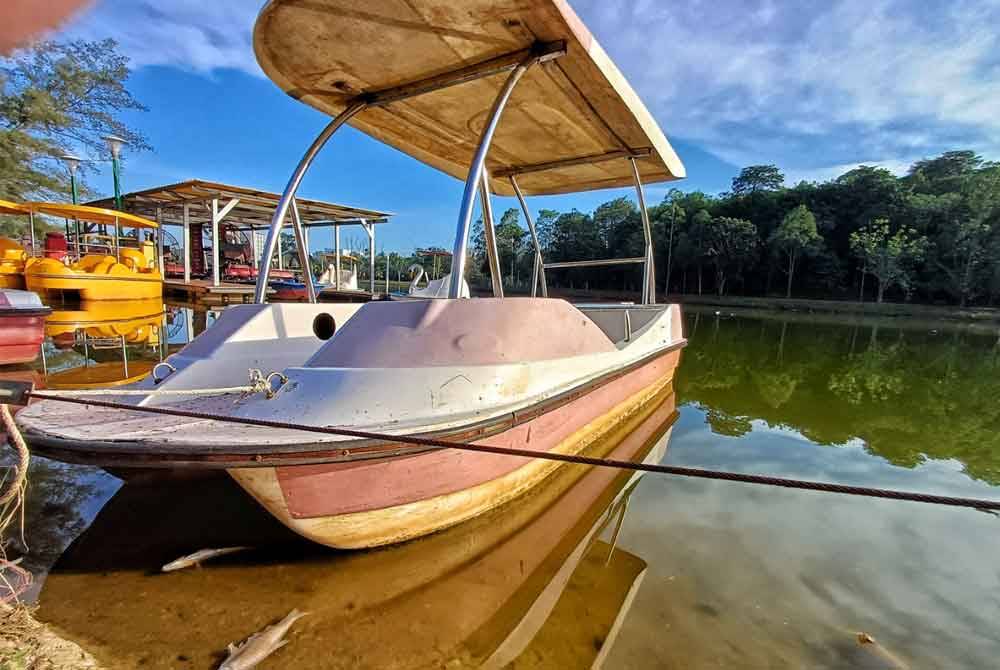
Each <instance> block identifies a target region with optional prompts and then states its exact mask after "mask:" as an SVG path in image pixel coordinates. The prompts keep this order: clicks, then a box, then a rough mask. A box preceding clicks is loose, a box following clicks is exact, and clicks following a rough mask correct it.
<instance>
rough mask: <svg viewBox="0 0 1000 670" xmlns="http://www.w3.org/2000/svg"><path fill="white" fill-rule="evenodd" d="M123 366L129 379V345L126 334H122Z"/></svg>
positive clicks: (126, 377)
mask: <svg viewBox="0 0 1000 670" xmlns="http://www.w3.org/2000/svg"><path fill="white" fill-rule="evenodd" d="M121 338H122V368H123V369H124V370H125V379H128V345H127V344H126V343H125V336H124V335H122V336H121Z"/></svg>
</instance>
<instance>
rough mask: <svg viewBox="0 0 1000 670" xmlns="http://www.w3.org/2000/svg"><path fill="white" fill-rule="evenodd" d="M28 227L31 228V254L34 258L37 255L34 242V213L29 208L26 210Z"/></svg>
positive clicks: (36, 247)
mask: <svg viewBox="0 0 1000 670" xmlns="http://www.w3.org/2000/svg"><path fill="white" fill-rule="evenodd" d="M28 228H30V229H31V256H32V258H34V257H35V256H37V255H38V246H37V245H36V244H35V213H34V212H33V211H31V210H28ZM21 239H22V240H23V239H24V238H23V237H22V238H21Z"/></svg>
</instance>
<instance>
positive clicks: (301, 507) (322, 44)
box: [18, 0, 686, 548]
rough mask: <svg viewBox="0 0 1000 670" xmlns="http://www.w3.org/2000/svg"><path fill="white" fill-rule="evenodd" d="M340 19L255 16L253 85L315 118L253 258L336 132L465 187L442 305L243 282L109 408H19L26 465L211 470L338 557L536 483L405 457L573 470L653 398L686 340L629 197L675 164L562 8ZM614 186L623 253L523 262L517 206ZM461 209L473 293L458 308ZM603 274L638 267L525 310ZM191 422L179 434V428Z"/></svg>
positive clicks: (54, 404) (538, 3)
mask: <svg viewBox="0 0 1000 670" xmlns="http://www.w3.org/2000/svg"><path fill="white" fill-rule="evenodd" d="M357 4H358V3H357V2H354V1H352V0H318V1H317V2H312V3H308V4H303V3H301V2H296V1H295V0H273V1H272V2H270V3H268V4H267V5H266V6H265V7H264V9H263V10H262V12H261V14H260V16H259V17H258V19H257V23H256V26H255V30H254V47H255V50H256V54H257V58H258V61H259V62H260V64H261V66H262V68H263V70H264V72H265V73H266V74H267V75H268V76H269V77H270V78H271V79H272V80H273V81H274V82H275V83H277V84H278V85H279V86H280V87H281V88H282V89H284V90H285V91H286V92H287V93H288V94H289V95H291V96H292V97H295V98H296V99H299V100H301V101H303V102H305V103H307V104H309V105H311V106H313V107H315V108H317V109H319V110H321V111H323V112H326V113H328V114H330V115H332V116H333V117H334V118H333V120H332V121H331V122H330V124H329V125H328V126H327V127H326V128H324V129H323V131H322V132H321V133H320V134H319V136H318V137H317V139H316V140H315V142H314V143H313V144H312V145H311V146H310V147H309V149H308V150H307V152H306V154H305V155H304V157H303V158H302V160H301V161H300V163H299V165H298V166H297V168H296V169H295V171H294V172H293V174H292V176H291V178H290V179H289V183H288V186H287V187H286V189H285V192H284V193H283V195H282V198H281V200H280V202H279V204H278V207H277V209H276V211H275V213H274V216H273V219H272V224H271V227H270V229H269V233H268V237H267V242H266V245H265V251H264V254H263V258H268V259H269V258H271V257H272V256H273V254H274V251H275V250H276V247H277V242H278V235H279V234H280V229H281V225H282V223H283V222H284V220H285V217H286V216H289V215H291V217H292V220H293V222H294V221H295V220H296V212H297V208H296V207H295V206H294V202H295V194H296V190H297V188H298V185H299V183H300V182H301V180H302V177H303V175H304V174H305V173H306V171H307V170H308V168H309V166H310V165H311V163H312V161H313V159H314V158H315V156H316V155H317V153H319V151H320V149H321V148H322V147H323V145H324V144H325V143H326V142H327V140H329V138H330V137H331V136H332V135H333V134H334V133H335V132H336V131H337V130H338V129H339V128H341V127H342V126H343V125H345V124H346V123H348V122H350V124H351V125H352V126H353V127H354V128H356V129H358V130H360V131H362V132H365V133H367V134H369V135H371V136H373V137H375V138H377V139H379V140H381V141H382V142H385V143H387V144H390V145H392V146H393V147H395V148H397V149H399V150H401V151H402V152H404V153H407V154H409V155H411V156H413V157H415V158H417V159H418V160H421V161H422V162H424V163H426V164H428V165H430V166H432V167H435V168H438V169H440V170H442V171H444V172H445V173H447V174H450V175H453V176H455V177H458V178H459V179H461V180H463V181H464V182H465V187H464V192H463V197H462V200H461V204H460V207H459V215H458V224H457V229H456V236H455V242H454V248H453V257H454V259H455V261H454V263H453V267H452V276H453V277H457V278H462V279H463V280H462V281H450V282H449V286H448V293H447V297H444V298H428V299H422V300H418V299H408V300H399V301H375V302H367V303H362V304H319V303H304V304H265V299H266V296H267V289H268V275H269V270H270V265H269V264H263V265H262V267H261V271H260V276H259V277H258V279H257V284H256V295H255V299H256V303H255V304H250V305H238V306H234V307H230V308H229V309H227V310H225V311H224V312H223V314H222V316H221V318H219V319H218V321H216V323H215V324H214V325H213V326H212V327H211V328H209V329H207V330H206V331H205V332H204V333H202V334H201V335H199V336H198V337H197V338H195V339H194V340H193V341H192V342H191V343H190V344H188V345H187V346H186V347H184V348H183V349H182V350H181V351H179V352H177V353H175V354H173V355H171V356H170V357H169V358H168V360H167V361H166V362H167V363H168V364H169V365H163V366H158V367H157V369H155V370H154V371H153V375H151V377H150V378H148V379H146V380H144V381H142V382H139V383H137V384H135V385H132V386H130V387H126V388H128V389H129V390H130V391H131V392H132V393H130V394H129V395H127V396H125V395H123V396H121V397H120V399H119V402H118V404H117V405H116V406H114V407H108V406H103V407H100V406H97V405H96V404H90V405H80V404H71V403H65V402H60V401H59V400H56V399H50V400H44V401H42V402H36V403H33V404H32V405H31V406H29V407H28V408H26V409H25V410H23V411H21V412H20V413H19V414H18V422H19V424H20V426H21V427H22V429H23V431H24V434H25V438H26V439H27V440H28V441H29V443H30V444H31V445H32V446H33V447H34V448H35V449H36V450H37V451H38V452H39V453H43V454H45V455H48V456H50V457H53V458H57V459H60V460H64V461H71V462H80V463H90V464H94V465H99V466H104V467H109V468H114V469H115V470H116V471H121V470H123V469H127V468H150V467H161V468H223V469H225V470H227V471H228V473H229V474H230V475H231V476H232V477H233V478H234V479H235V480H236V481H237V482H238V483H239V484H240V485H241V486H242V487H243V488H244V489H245V490H246V491H247V492H248V493H249V494H250V495H251V496H253V497H254V498H255V499H256V500H257V501H258V502H259V503H260V504H261V505H263V506H264V507H265V508H266V509H267V510H268V511H269V512H271V514H272V515H274V516H275V517H276V518H277V519H278V520H280V521H281V522H282V523H284V524H285V525H287V526H288V527H289V528H291V529H292V530H294V531H296V532H298V533H299V534H301V535H303V536H305V537H307V538H310V539H312V540H314V541H316V542H319V543H322V544H326V545H329V546H333V547H340V548H362V547H371V546H378V545H384V544H389V543H394V542H399V541H403V540H407V539H410V538H414V537H418V536H422V535H426V534H429V533H432V532H436V531H438V530H442V529H444V528H447V527H450V526H453V525H455V524H457V523H459V522H462V521H464V520H467V519H470V518H472V517H476V516H478V515H481V514H483V513H485V512H488V511H489V510H492V509H495V508H497V507H499V506H500V505H502V504H504V503H505V502H507V501H510V500H512V499H513V498H515V497H517V496H519V495H521V494H523V493H525V492H527V491H528V490H530V489H532V488H533V487H535V486H536V485H537V484H539V483H540V482H542V481H543V480H544V479H546V478H547V477H548V476H549V475H551V474H552V473H553V472H554V471H555V470H556V468H557V467H558V466H559V464H558V462H556V461H553V460H550V459H543V458H533V457H528V456H516V457H515V456H511V455H508V454H498V453H484V452H471V451H468V450H462V449H442V448H434V447H426V446H419V445H415V444H413V443H412V442H409V443H408V442H406V439H408V438H409V437H412V436H424V437H432V438H435V439H438V440H444V441H452V442H458V441H462V442H473V443H475V444H480V445H487V446H493V447H514V448H522V449H528V450H533V451H537V452H549V453H559V454H578V453H580V452H582V451H584V450H585V449H587V447H588V445H590V444H593V443H594V442H595V441H596V440H598V439H600V438H601V436H602V435H606V434H608V433H609V432H611V431H613V430H614V429H615V428H616V426H619V425H621V424H622V422H623V421H627V420H628V419H629V417H631V416H633V415H635V413H637V412H641V411H642V409H643V408H644V407H645V406H646V405H647V404H648V403H649V402H651V400H652V399H653V398H655V397H656V396H657V394H659V393H662V392H663V391H664V389H666V387H667V386H668V385H670V384H672V380H673V375H674V371H675V369H676V367H677V365H678V362H679V358H680V354H681V349H682V348H683V347H684V345H685V344H686V340H685V339H684V337H683V333H682V329H681V316H680V310H679V307H678V306H677V305H665V304H657V303H656V300H655V274H654V272H653V246H652V239H651V228H650V224H649V217H648V213H647V210H646V206H645V199H644V196H643V190H642V188H643V187H642V185H643V183H644V182H656V181H667V180H671V179H677V178H681V177H683V176H684V168H683V165H682V164H681V162H680V160H679V159H678V157H677V156H676V154H675V153H674V151H673V149H672V148H671V147H670V144H669V143H668V141H667V139H666V137H665V136H664V135H663V132H662V131H661V130H660V129H659V127H658V126H657V124H656V122H655V121H654V119H653V117H652V116H651V115H650V113H649V112H648V111H647V110H646V108H645V106H644V105H643V103H642V102H641V101H640V100H639V98H638V96H637V95H636V94H635V92H634V91H633V90H632V88H631V87H630V86H629V84H628V83H627V82H626V81H625V79H624V77H623V76H622V74H621V73H620V72H619V71H618V70H617V68H616V67H615V66H614V64H613V63H612V62H611V60H610V59H609V58H608V56H607V55H606V54H605V52H604V51H603V50H602V49H601V47H600V45H599V44H598V43H597V42H596V41H595V40H594V38H593V37H592V36H591V35H590V33H589V32H588V31H587V29H586V27H585V26H584V25H583V23H582V22H581V21H580V19H579V18H578V17H577V16H576V15H575V14H574V13H573V11H572V9H571V8H570V7H569V6H568V5H567V4H566V3H565V2H564V1H563V0H527V1H525V0H518V1H516V2H515V1H514V0H472V1H470V2H465V3H461V4H460V5H455V4H454V3H452V2H450V1H448V0H413V1H412V2H409V3H406V4H405V5H402V4H399V3H394V2H388V1H387V0H371V1H369V2H367V3H365V7H364V11H359V9H358V6H357ZM623 186H633V187H634V188H635V189H636V194H637V197H638V200H639V209H640V213H641V221H642V228H643V238H644V241H645V249H644V253H643V255H642V256H639V257H636V258H625V259H608V260H587V261H580V262H561V263H545V262H544V261H543V259H542V251H541V249H540V247H539V245H538V242H537V239H538V237H537V234H536V232H535V228H534V224H533V222H532V219H531V216H530V212H529V210H528V207H527V205H526V203H525V195H544V194H554V193H568V192H574V191H585V190H590V189H597V188H611V187H623ZM477 193H478V194H479V199H480V200H481V204H482V212H483V223H484V233H485V237H486V241H487V244H486V247H487V252H488V256H489V266H490V270H491V277H492V280H493V281H492V285H493V292H494V295H493V296H492V297H485V298H476V299H466V298H462V297H460V296H461V294H462V286H463V285H464V283H465V282H464V275H465V272H464V271H465V267H466V265H467V254H468V249H469V236H470V228H471V223H472V216H473V206H474V202H475V200H476V196H477ZM491 193H496V194H502V195H515V196H517V197H518V199H519V201H520V203H521V206H522V210H523V212H524V214H525V218H526V221H527V222H528V226H529V232H530V233H531V238H532V240H533V241H534V245H535V272H534V281H533V289H532V296H531V297H523V298H511V297H504V295H503V287H502V282H501V276H500V268H499V263H498V255H497V252H496V237H495V231H494V223H493V216H492V206H491V195H490V194H491ZM295 228H298V227H295ZM302 247H303V245H301V244H300V245H299V248H300V249H301V248H302ZM302 260H303V261H304V260H305V259H302ZM620 263H632V264H635V265H637V266H638V267H639V268H640V269H641V271H642V278H643V286H642V293H641V300H640V301H639V302H638V303H636V304H633V303H627V304H599V305H572V304H570V303H568V302H566V301H564V300H561V299H555V298H549V297H548V296H547V287H546V278H545V273H546V270H555V269H558V268H562V267H567V266H590V265H601V264H620ZM539 292H540V293H541V295H538V293H539ZM248 371H260V372H262V373H264V374H266V375H267V378H268V379H271V380H275V379H276V380H277V384H275V383H273V382H272V383H269V384H267V388H266V389H261V390H256V389H255V390H253V391H252V392H246V393H242V394H239V395H238V396H234V395H233V394H232V393H228V394H226V393H221V392H219V391H213V390H212V389H219V388H220V387H228V386H232V385H234V384H240V383H243V384H246V380H247V374H248ZM268 373H271V374H268ZM258 374H260V373H258ZM258 379H259V377H258ZM135 391H139V392H141V393H139V394H138V395H136V394H134V392H135ZM172 391H182V392H186V393H188V394H189V395H176V394H175V395H172V394H171V392H172ZM192 392H194V395H190V394H191V393H192ZM102 400H105V401H106V400H108V398H107V397H103V398H102ZM130 407H134V409H131V408H130ZM143 409H153V410H156V411H157V412H159V413H152V412H146V411H142V410H143ZM192 410H194V411H197V412H199V413H200V414H199V417H200V418H192V417H185V416H183V415H182V413H183V412H185V411H188V412H190V411H192ZM164 412H165V413H164ZM240 420H254V421H275V422H283V423H286V424H287V425H286V426H285V427H275V426H273V425H271V426H268V427H264V426H261V425H250V424H247V423H242V424H241V423H238V422H239V421H240ZM295 426H313V427H317V428H325V429H337V428H340V429H349V430H355V431H365V432H366V433H368V434H369V435H378V436H379V437H378V438H373V437H364V438H361V437H349V436H346V435H343V434H331V433H319V432H306V431H303V430H297V429H296V428H295Z"/></svg>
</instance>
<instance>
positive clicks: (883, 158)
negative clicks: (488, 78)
mask: <svg viewBox="0 0 1000 670" xmlns="http://www.w3.org/2000/svg"><path fill="white" fill-rule="evenodd" d="M260 4H261V3H260V2H257V1H255V0H211V1H205V0H171V1H170V2H162V3H161V2H154V1H153V0H132V1H128V0H106V1H105V2H101V3H99V4H98V5H97V7H95V8H94V9H93V10H91V11H90V12H88V13H85V14H84V15H83V16H82V17H81V18H79V19H78V20H77V21H76V22H75V23H74V24H73V25H72V26H71V27H70V28H69V29H68V30H67V33H68V34H70V35H74V36H80V37H88V38H98V37H105V36H109V35H110V36H114V37H116V38H117V39H119V41H120V42H121V43H122V46H123V48H124V50H125V52H126V53H127V54H129V55H130V56H131V57H132V59H133V61H134V64H135V65H136V66H140V67H141V66H144V65H169V66H176V67H181V68H185V69H190V70H194V71H198V72H205V73H210V72H212V71H213V70H216V69H219V68H235V69H238V70H242V71H245V72H248V73H251V74H254V75H258V76H260V74H261V73H260V70H259V68H258V66H257V64H256V62H255V60H254V56H253V50H252V48H251V29H252V26H253V22H254V20H255V18H256V14H257V12H258V11H259V9H260ZM573 4H574V6H575V8H576V10H577V12H578V13H579V14H580V15H581V17H582V18H583V19H584V21H585V22H586V23H587V24H588V25H589V26H590V28H591V30H592V31H593V32H594V34H595V35H596V36H597V37H598V39H599V40H600V41H601V42H602V44H603V45H604V47H605V49H606V50H607V51H608V52H609V53H610V54H611V55H612V57H614V58H615V59H616V60H617V61H618V64H619V65H620V67H621V69H622V70H623V71H624V72H625V73H626V75H627V76H628V77H629V79H630V80H631V81H632V83H633V84H634V85H635V87H636V88H637V89H638V90H639V93H640V95H641V96H642V97H643V99H644V100H645V101H646V102H647V104H648V105H649V106H650V107H651V108H652V110H653V112H654V114H655V116H656V117H657V118H658V119H659V121H660V123H661V124H662V126H663V127H664V129H665V130H666V131H667V133H668V134H669V135H671V136H673V137H677V138H682V139H685V140H688V141H690V142H693V143H696V144H698V145H700V146H702V147H704V148H706V149H707V150H708V151H710V152H711V153H713V154H715V155H716V156H718V157H720V158H722V159H723V160H726V161H728V162H730V163H733V164H734V165H737V166H741V165H747V164H751V163H760V162H776V163H778V164H779V165H780V166H781V167H782V168H783V169H785V171H786V172H787V173H789V174H796V175H809V174H821V173H823V170H830V169H833V167H831V166H840V165H852V166H853V165H856V164H858V163H861V162H865V161H866V160H868V159H870V158H871V157H880V160H879V161H877V162H880V163H882V162H890V163H891V162H899V161H902V160H904V159H905V160H907V161H909V160H911V159H913V158H919V157H923V156H929V155H932V154H934V153H936V152H939V151H942V150H946V149H951V148H972V149H975V150H978V151H980V152H983V153H985V154H987V155H988V156H990V157H997V155H998V154H1000V114H997V112H996V110H997V109H1000V42H998V40H1000V37H998V36H1000V31H998V30H996V26H997V25H1000V0H978V1H973V0H955V1H954V2H950V3H926V5H925V6H921V4H922V3H914V2H912V1H911V0H827V1H820V0H798V1H794V2H793V1H791V0H788V1H786V2H784V3H779V2H777V1H776V0H716V1H714V2H708V1H706V0H688V1H687V2H683V3H676V2H670V3H668V2H664V1H662V0H573Z"/></svg>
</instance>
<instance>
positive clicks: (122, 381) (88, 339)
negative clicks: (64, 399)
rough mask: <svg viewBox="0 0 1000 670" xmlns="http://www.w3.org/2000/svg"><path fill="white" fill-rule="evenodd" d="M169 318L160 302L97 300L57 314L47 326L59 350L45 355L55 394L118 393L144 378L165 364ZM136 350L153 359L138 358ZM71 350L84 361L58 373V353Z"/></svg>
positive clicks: (47, 381)
mask: <svg viewBox="0 0 1000 670" xmlns="http://www.w3.org/2000/svg"><path fill="white" fill-rule="evenodd" d="M165 318H166V312H165V310H164V307H163V302H162V300H161V299H159V298H152V299H147V300H97V301H94V302H84V303H81V304H80V305H79V306H76V307H73V308H71V309H65V308H64V309H56V310H53V311H52V313H51V315H50V316H49V317H48V319H47V320H46V322H45V335H46V336H48V337H49V338H50V339H51V341H52V344H53V347H54V349H55V350H56V351H55V352H52V351H50V352H49V353H48V354H45V355H46V357H47V360H46V361H45V362H46V366H45V367H46V370H47V373H48V374H47V376H46V385H47V386H48V388H51V389H93V388H112V387H116V386H125V385H128V384H133V383H135V382H138V381H140V380H142V379H144V378H145V377H147V376H148V375H149V374H150V373H151V372H152V369H153V368H154V367H155V366H156V365H157V364H158V363H159V362H160V361H161V360H162V354H163V352H162V351H161V345H162V344H164V343H163V336H162V333H163V327H164V320H165ZM129 347H132V348H133V352H132V354H131V355H130V353H129ZM136 348H138V349H139V352H140V353H142V352H145V353H146V354H147V355H145V356H143V355H140V356H137V355H136V352H135V349H136ZM69 350H73V351H75V352H77V353H78V354H80V355H81V356H82V359H83V360H82V361H78V360H76V361H74V363H78V364H74V365H68V366H66V365H60V366H58V367H59V369H56V367H57V366H56V363H57V358H56V357H57V356H59V354H58V352H60V351H69ZM74 356H75V354H74ZM61 358H64V357H61Z"/></svg>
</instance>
